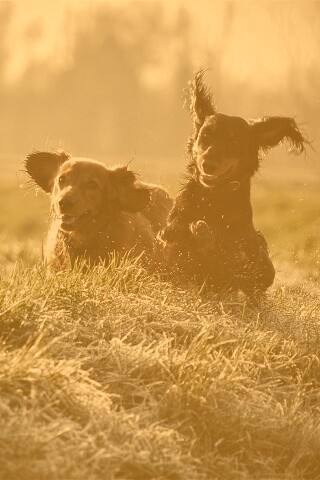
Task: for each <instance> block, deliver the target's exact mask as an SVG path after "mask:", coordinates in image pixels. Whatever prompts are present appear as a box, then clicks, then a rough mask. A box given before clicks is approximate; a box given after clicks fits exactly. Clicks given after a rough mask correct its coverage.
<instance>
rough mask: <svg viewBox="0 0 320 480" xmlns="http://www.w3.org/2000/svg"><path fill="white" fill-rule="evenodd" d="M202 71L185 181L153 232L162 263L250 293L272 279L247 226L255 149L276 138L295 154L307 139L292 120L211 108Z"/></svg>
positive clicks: (260, 243)
mask: <svg viewBox="0 0 320 480" xmlns="http://www.w3.org/2000/svg"><path fill="white" fill-rule="evenodd" d="M203 76H204V71H200V72H198V73H197V74H196V76H195V79H194V80H193V82H192V83H191V88H190V115H191V118H192V120H193V133H192V135H191V136H190V138H189V140H188V144H187V151H188V153H189V157H190V158H189V164H188V166H187V172H188V174H187V182H186V184H185V185H184V187H183V188H182V190H181V192H180V194H179V195H178V197H177V198H176V200H175V203H174V207H173V209H172V211H171V212H170V215H169V217H168V221H167V225H166V227H165V228H164V229H163V230H162V232H161V233H160V234H159V238H160V240H161V241H162V243H163V251H164V257H165V259H166V260H165V262H166V265H167V268H169V269H172V270H175V271H179V272H181V273H184V274H186V275H187V276H188V277H190V278H192V279H194V280H196V281H197V282H198V283H199V284H200V285H203V284H206V286H207V287H209V288H211V289H213V290H214V291H216V292H225V291H228V290H238V289H240V290H242V291H243V292H245V293H247V294H248V295H250V296H252V295H255V294H257V293H261V292H264V291H265V290H266V289H267V288H268V287H269V286H270V285H271V284H272V282H273V280H274V275H275V270H274V267H273V264H272V261H271V259H270V257H269V252H268V247H267V243H266V241H265V239H264V237H263V235H262V234H261V233H260V232H257V231H256V230H255V228H254V224H253V219H252V206H251V199H250V190H251V177H252V176H253V175H254V173H255V172H256V171H257V170H258V168H259V161H260V153H261V152H262V151H266V150H268V149H269V148H272V147H274V146H276V145H278V144H279V143H281V142H282V141H283V140H287V141H289V143H290V144H291V146H293V147H295V149H296V150H297V152H298V153H302V152H303V151H304V149H305V147H304V145H305V143H308V142H307V141H306V139H305V138H304V137H303V135H302V134H301V132H300V131H299V128H298V126H297V124H296V122H295V120H294V119H293V118H288V117H279V116H277V117H264V118H262V119H260V120H256V121H253V122H251V123H250V122H248V121H246V120H245V119H243V118H240V117H233V116H229V115H225V114H222V113H219V112H217V110H216V107H215V106H214V103H213V100H212V94H211V91H210V89H209V88H208V87H207V86H206V85H205V84H204V82H203Z"/></svg>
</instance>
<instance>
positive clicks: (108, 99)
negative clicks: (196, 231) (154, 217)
mask: <svg viewBox="0 0 320 480" xmlns="http://www.w3.org/2000/svg"><path fill="white" fill-rule="evenodd" d="M319 54H320V3H319V2H312V1H308V2H305V1H298V2H295V1H284V2H281V1H272V2H270V1H267V2H263V1H259V2H251V1H250V2H246V1H242V2H219V1H217V2H212V1H209V0H208V1H201V0H200V1H198V0H197V1H177V0H176V1H172V0H168V1H166V0H164V1H153V0H150V1H99V2H95V1H92V2H91V1H85V2H66V1H59V0H58V1H53V2H46V1H41V0H40V1H32V0H27V1H23V2H22V1H21V2H1V3H0V64H1V76H0V87H1V90H0V102H1V111H0V129H1V150H2V153H3V154H6V155H9V156H11V157H16V156H18V157H19V156H21V155H25V154H26V153H27V152H28V151H29V150H30V149H31V148H36V149H38V148H55V147H58V146H64V147H66V148H67V149H69V150H70V151H71V152H72V153H74V154H77V155H90V156H95V155H96V156H97V155H98V156H99V157H102V156H106V157H108V158H110V157H112V158H114V161H117V156H118V155H120V156H123V157H126V158H128V159H130V158H131V157H133V156H136V158H137V160H139V157H141V158H142V157H148V158H150V161H149V165H148V167H149V168H153V164H154V163H155V162H154V161H153V159H154V158H156V157H158V158H159V157H160V158H161V157H165V158H168V157H172V158H175V161H176V164H177V168H182V167H183V158H182V156H183V146H184V143H185V141H186V137H187V134H188V132H189V130H190V128H191V125H190V122H189V119H188V114H187V111H186V110H183V108H182V104H183V102H182V91H183V88H184V87H185V86H186V84H187V82H188V80H190V78H192V76H193V72H194V71H195V69H198V68H199V67H201V66H206V67H211V68H212V70H211V71H210V72H208V81H209V82H210V83H211V85H212V86H213V88H214V91H215V98H216V103H217V105H218V108H219V109H220V110H221V111H223V112H226V113H230V114H236V115H243V116H245V117H252V118H254V117H259V116H263V115H272V114H276V115H277V114H282V115H294V116H296V118H297V120H298V121H299V122H304V123H305V127H306V129H307V131H308V135H309V137H310V138H312V139H313V138H315V139H316V138H318V137H319V133H320V132H319V130H320V127H319V121H318V118H319V113H320V104H319V95H320V93H319V92H320V80H319V78H320V62H319ZM317 144H318V142H317V141H315V143H314V146H315V148H316V147H317Z"/></svg>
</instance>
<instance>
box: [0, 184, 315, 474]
mask: <svg viewBox="0 0 320 480" xmlns="http://www.w3.org/2000/svg"><path fill="white" fill-rule="evenodd" d="M273 185H274V186H273V187H272V189H271V188H270V187H267V186H266V185H264V184H260V186H259V188H255V192H254V206H255V211H256V224H257V226H258V228H261V230H262V231H263V233H265V234H266V237H267V238H268V241H269V244H270V246H271V253H272V254H273V255H275V257H276V261H277V264H278V282H277V284H276V285H275V286H274V287H273V288H272V289H271V291H270V292H269V293H268V295H267V297H266V299H265V300H264V302H263V304H262V305H261V308H259V309H258V308H256V307H253V306H250V305H248V304H246V303H245V299H244V298H243V297H239V298H229V299H227V300H226V301H224V302H223V303H220V302H217V301H216V299H215V298H214V297H213V296H207V297H205V298H204V297H200V296H199V295H198V293H197V291H195V290H192V289H188V290H187V291H185V290H183V289H182V288H177V287H176V286H173V285H171V284H170V283H167V282H165V281H163V280H161V279H160V278H158V277H157V276H156V275H150V274H147V273H146V272H144V271H143V270H142V269H141V268H140V267H139V264H138V263H137V262H133V261H128V260H126V259H122V260H121V259H114V260H113V261H112V262H111V264H110V266H109V267H108V268H104V267H103V266H100V267H96V268H95V269H93V270H92V271H90V272H87V273H83V271H82V269H81V265H79V266H78V267H77V268H75V269H74V270H73V271H67V272H64V273H60V274H50V273H49V272H47V271H46V270H45V269H44V268H43V267H42V266H41V265H40V264H39V259H40V256H41V235H42V233H43V231H44V230H45V227H44V225H43V219H44V218H45V216H46V213H45V212H46V210H47V208H48V207H47V202H46V201H45V199H43V198H40V199H39V198H34V197H33V194H32V192H28V191H27V192H23V193H22V195H15V196H14V197H12V194H13V190H12V189H11V188H8V189H7V190H6V189H3V190H2V192H1V193H0V201H1V204H2V206H3V207H4V208H3V209H2V211H1V212H0V228H1V231H2V233H1V246H0V266H1V273H0V479H1V480H6V479H8V480H9V479H10V480H11V479H12V480H13V479H14V480H29V479H30V480H31V479H37V480H42V479H43V480H58V479H61V480H69V479H70V480H72V479H74V480H81V479H83V480H87V479H90V480H96V479H108V480H109V479H110V480H112V479H114V480H116V479H121V480H125V479H128V480H129V479H136V480H144V479H146V480H147V479H150V480H151V479H152V480H164V479H172V480H179V479H180V480H188V479H190V480H197V479H203V480H206V479H217V480H222V479H223V480H229V479H230V480H247V479H248V480H249V479H250V480H251V479H264V480H274V479H281V480H307V479H310V480H316V479H318V478H320V464H319V460H318V459H319V451H320V404H319V398H320V396H319V393H320V391H319V387H320V368H319V367H320V365H319V359H320V315H319V314H320V300H319V287H318V285H317V283H316V282H314V281H313V280H312V279H315V278H316V279H318V278H319V271H320V268H319V263H317V262H318V260H319V251H320V244H319V238H320V237H319V235H318V231H317V228H318V223H319V220H318V189H317V188H313V187H310V188H308V189H307V190H306V189H305V188H304V187H294V188H293V187H292V188H291V189H289V187H286V189H284V188H283V185H282V186H279V187H278V186H276V185H275V184H273ZM12 199H13V200H12ZM12 202H13V203H12ZM297 224H298V225H299V228H296V226H297ZM284 262H286V271H287V275H286V276H284V275H283V272H282V271H281V270H283V265H284ZM288 265H289V266H288ZM302 270H303V272H304V273H303V276H304V277H305V278H306V279H308V281H307V280H306V281H305V280H302V275H301V272H302ZM283 279H285V281H284V280H283Z"/></svg>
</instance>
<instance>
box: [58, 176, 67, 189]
mask: <svg viewBox="0 0 320 480" xmlns="http://www.w3.org/2000/svg"><path fill="white" fill-rule="evenodd" d="M65 183H66V177H65V175H61V177H59V186H60V187H62V186H63V185H64V184H65Z"/></svg>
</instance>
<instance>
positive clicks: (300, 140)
mask: <svg viewBox="0 0 320 480" xmlns="http://www.w3.org/2000/svg"><path fill="white" fill-rule="evenodd" d="M251 133H252V137H253V141H254V142H255V143H256V145H257V146H258V147H260V148H262V149H264V150H267V149H268V148H272V147H275V146H276V145H278V144H279V143H280V142H281V141H282V140H284V139H286V140H288V141H289V142H290V143H291V145H292V146H293V147H294V148H295V149H296V151H297V152H298V153H302V152H304V150H305V146H304V144H305V143H308V141H307V140H306V139H305V138H304V137H303V135H302V133H301V132H300V130H299V128H298V126H297V124H296V122H295V120H294V119H293V118H291V117H264V118H262V119H261V120H257V121H255V122H254V123H253V125H251Z"/></svg>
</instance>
